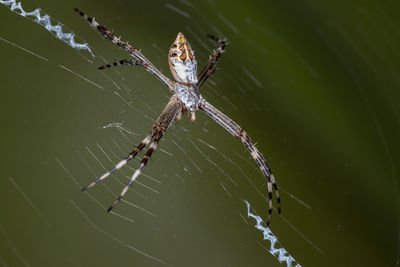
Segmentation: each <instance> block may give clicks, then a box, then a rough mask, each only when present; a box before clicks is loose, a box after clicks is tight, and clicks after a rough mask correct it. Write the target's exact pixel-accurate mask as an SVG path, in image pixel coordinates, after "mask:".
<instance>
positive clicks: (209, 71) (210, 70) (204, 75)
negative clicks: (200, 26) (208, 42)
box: [196, 35, 227, 88]
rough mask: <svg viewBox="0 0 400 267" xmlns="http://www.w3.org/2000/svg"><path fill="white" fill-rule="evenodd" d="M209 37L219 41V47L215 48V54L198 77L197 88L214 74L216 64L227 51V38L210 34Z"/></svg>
mask: <svg viewBox="0 0 400 267" xmlns="http://www.w3.org/2000/svg"><path fill="white" fill-rule="evenodd" d="M207 37H209V38H211V39H212V40H214V41H216V42H217V43H218V47H217V49H215V50H214V52H213V54H212V55H210V59H209V61H208V63H207V64H206V65H205V66H204V68H203V69H202V70H201V72H200V74H199V77H198V79H197V80H198V82H197V84H196V86H197V88H200V86H201V85H202V84H203V83H204V82H205V81H206V80H207V79H208V78H209V77H210V76H211V75H213V74H214V72H215V69H216V66H217V61H218V59H219V58H220V56H221V54H222V53H223V52H225V47H226V44H227V43H226V39H221V38H217V37H214V36H212V35H208V36H207Z"/></svg>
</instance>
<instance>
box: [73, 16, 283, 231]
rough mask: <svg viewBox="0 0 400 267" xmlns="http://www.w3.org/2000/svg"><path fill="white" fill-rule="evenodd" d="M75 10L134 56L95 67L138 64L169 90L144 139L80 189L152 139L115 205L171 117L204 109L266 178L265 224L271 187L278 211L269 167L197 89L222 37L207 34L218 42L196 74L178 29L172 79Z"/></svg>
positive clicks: (171, 62) (212, 67)
mask: <svg viewBox="0 0 400 267" xmlns="http://www.w3.org/2000/svg"><path fill="white" fill-rule="evenodd" d="M75 11H76V12H78V13H79V14H80V15H81V16H82V17H83V18H84V19H85V20H87V21H88V22H89V24H90V25H91V26H93V27H94V28H96V29H97V30H98V31H99V32H100V33H101V34H102V35H104V36H105V37H106V38H108V39H110V40H111V41H112V42H113V43H115V44H116V45H117V46H119V47H120V48H122V49H124V50H126V51H128V53H129V54H130V55H131V56H133V57H134V58H135V59H136V60H128V59H124V60H119V61H116V62H114V63H111V64H107V65H105V66H101V67H99V69H101V70H102V69H105V68H110V67H113V66H121V65H131V66H142V67H144V68H146V70H148V71H149V72H150V73H152V74H154V75H155V76H156V77H157V78H159V79H160V80H161V81H162V82H163V83H164V84H165V85H167V86H168V88H169V90H170V91H171V93H172V94H173V95H172V97H171V99H170V101H169V102H168V104H167V106H166V107H165V108H164V111H163V112H162V113H161V115H160V117H159V118H158V119H157V121H156V122H155V123H154V125H153V128H152V130H151V132H150V133H149V135H148V136H147V137H146V138H145V139H143V141H142V142H141V143H140V144H139V145H138V146H137V147H136V149H134V150H133V151H132V152H131V153H130V154H129V155H128V156H127V157H126V158H125V159H124V160H122V161H120V162H119V163H118V164H117V165H115V167H114V168H113V169H111V170H110V171H108V172H106V173H105V174H103V175H102V176H101V177H100V178H98V179H97V180H95V181H94V182H92V183H90V184H89V185H88V186H86V187H84V188H83V189H82V191H86V190H87V189H89V188H90V187H92V186H94V185H95V184H97V183H99V182H101V181H102V180H104V179H105V178H107V177H108V176H110V175H111V174H112V173H113V172H115V171H117V170H119V169H120V168H122V167H123V166H125V165H126V164H127V163H128V161H129V160H131V159H133V158H134V157H135V156H136V155H137V154H138V153H139V152H140V151H141V150H142V149H143V148H144V147H145V146H147V145H148V144H149V143H150V142H151V141H152V143H151V144H150V147H149V149H148V151H147V153H146V155H145V156H144V158H143V159H142V161H141V162H140V165H139V167H138V169H137V170H136V171H135V172H134V174H133V175H132V177H131V179H130V181H129V183H128V184H127V185H126V186H125V187H124V189H123V190H122V192H121V194H120V195H119V196H118V198H117V199H116V200H115V201H114V202H113V204H112V205H111V207H110V208H109V209H108V211H110V210H111V209H112V208H113V207H115V205H117V204H118V202H119V201H120V200H121V198H122V197H123V196H124V195H125V194H126V192H127V191H128V189H129V187H130V186H131V185H132V183H133V182H134V181H135V179H136V178H137V177H138V176H139V175H140V173H141V171H142V169H143V168H144V167H145V166H146V163H147V161H148V160H149V158H150V156H151V155H152V153H153V151H154V150H155V149H156V147H157V144H158V142H159V141H160V139H161V138H162V136H163V134H164V133H165V132H166V131H167V129H168V127H169V126H170V125H171V123H172V122H173V121H174V120H179V119H180V118H181V116H182V113H186V115H187V116H188V118H189V119H190V120H191V121H194V120H195V119H196V117H195V111H197V110H198V109H200V110H202V111H204V112H205V113H206V114H207V115H208V116H210V117H211V118H212V119H213V120H215V121H216V122H217V123H218V124H219V125H221V126H222V127H224V128H225V129H226V130H227V131H228V132H229V133H231V134H232V135H233V136H235V137H236V138H237V139H239V140H241V141H242V142H243V144H244V145H245V147H246V148H247V149H248V151H249V152H250V154H251V156H252V157H253V158H254V160H255V161H256V163H257V165H258V166H259V167H260V170H261V172H262V174H263V175H264V176H265V178H266V180H267V187H268V207H269V209H268V221H267V225H269V223H270V219H271V214H272V191H273V190H274V191H275V195H276V199H277V205H278V213H280V212H281V208H280V202H281V201H280V197H279V191H278V187H277V185H276V182H275V178H274V176H273V174H272V172H271V169H270V167H269V166H268V164H267V162H266V161H265V159H264V157H263V155H262V154H261V153H260V152H259V151H258V149H257V148H256V147H255V145H254V144H253V142H252V141H251V139H250V137H249V136H248V135H247V133H246V132H245V131H244V130H243V129H242V128H241V127H240V126H239V125H237V124H236V123H235V122H234V121H233V120H231V119H230V118H229V117H227V116H226V115H224V114H223V113H222V112H220V111H219V110H218V109H216V108H215V107H213V106H212V105H211V104H210V103H208V102H207V101H206V100H205V99H204V98H203V97H202V96H201V94H200V93H199V88H200V87H201V86H202V84H203V83H204V82H205V81H206V80H207V79H208V78H209V77H210V76H211V75H212V74H214V72H215V70H216V64H217V61H218V59H219V58H220V56H221V54H222V53H223V52H224V51H225V46H226V40H225V39H220V38H215V37H212V36H209V37H210V38H211V39H213V40H215V41H216V42H217V43H218V47H217V49H215V50H214V52H213V54H212V55H211V56H210V59H209V62H208V63H207V64H206V65H205V66H204V68H203V69H202V71H201V72H200V74H199V75H197V62H196V58H195V56H194V51H193V50H192V48H191V46H190V44H189V43H188V41H187V40H186V38H185V36H184V35H183V34H182V33H178V35H177V37H176V39H175V41H174V42H173V43H172V45H171V48H170V50H169V53H168V63H169V67H170V70H171V73H172V75H173V76H174V79H175V81H172V80H170V79H168V78H167V77H166V76H164V75H163V74H162V73H161V72H160V71H159V70H157V68H156V67H154V65H153V64H152V63H151V62H150V61H149V60H148V59H147V58H146V57H145V56H144V55H143V54H142V53H140V51H138V50H136V49H135V48H133V47H132V46H130V45H129V44H127V43H125V42H123V41H121V40H120V39H119V38H117V37H116V36H115V35H114V34H113V33H111V32H110V31H109V30H107V29H106V28H105V27H104V26H101V25H99V24H98V23H97V22H96V21H95V20H94V18H90V17H88V16H87V15H86V14H84V13H83V12H81V11H79V10H78V9H75Z"/></svg>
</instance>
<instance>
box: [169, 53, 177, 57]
mask: <svg viewBox="0 0 400 267" xmlns="http://www.w3.org/2000/svg"><path fill="white" fill-rule="evenodd" d="M176 56H178V55H177V54H176V53H172V54H171V55H170V57H176Z"/></svg>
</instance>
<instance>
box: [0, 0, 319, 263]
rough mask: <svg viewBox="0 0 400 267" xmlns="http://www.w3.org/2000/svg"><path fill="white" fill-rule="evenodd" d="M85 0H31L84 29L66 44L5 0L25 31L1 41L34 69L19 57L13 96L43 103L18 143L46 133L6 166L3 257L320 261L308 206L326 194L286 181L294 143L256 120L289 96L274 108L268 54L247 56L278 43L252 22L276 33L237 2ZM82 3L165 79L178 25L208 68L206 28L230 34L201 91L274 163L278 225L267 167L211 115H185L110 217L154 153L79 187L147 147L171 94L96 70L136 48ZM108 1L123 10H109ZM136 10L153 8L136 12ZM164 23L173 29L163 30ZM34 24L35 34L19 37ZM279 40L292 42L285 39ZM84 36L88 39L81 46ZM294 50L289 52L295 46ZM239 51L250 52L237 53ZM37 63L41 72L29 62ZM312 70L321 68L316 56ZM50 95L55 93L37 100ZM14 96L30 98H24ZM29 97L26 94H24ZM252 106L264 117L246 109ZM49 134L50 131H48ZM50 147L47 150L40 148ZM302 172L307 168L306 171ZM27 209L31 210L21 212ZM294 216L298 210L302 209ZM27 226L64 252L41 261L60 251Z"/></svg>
mask: <svg viewBox="0 0 400 267" xmlns="http://www.w3.org/2000/svg"><path fill="white" fill-rule="evenodd" d="M3 2H7V3H8V2H11V1H3ZM74 4H75V5H76V6H71V3H68V4H67V3H63V4H61V6H59V7H54V6H53V5H52V4H51V2H46V1H35V2H34V3H32V2H26V3H25V2H22V6H23V7H24V9H25V10H34V9H35V8H37V7H40V8H41V11H40V12H42V13H40V14H42V15H43V14H51V17H52V19H51V20H48V23H53V25H59V22H58V21H57V20H56V19H54V18H55V17H57V19H60V20H62V22H63V24H65V25H68V27H66V26H64V25H63V24H60V25H62V26H60V27H59V28H57V29H58V30H59V31H60V32H63V33H65V34H69V33H75V35H72V36H73V38H74V40H73V41H71V39H69V40H70V41H67V42H66V43H67V45H65V44H64V43H62V42H60V41H59V40H57V38H53V36H55V37H57V36H59V35H58V34H55V35H49V34H48V33H47V32H46V31H44V29H43V28H41V27H40V26H39V25H35V24H34V23H31V21H29V20H23V18H22V17H19V16H17V15H15V14H12V13H11V12H9V10H8V12H6V11H5V10H6V8H3V6H0V7H2V8H3V10H1V12H2V13H1V14H2V17H3V18H4V20H8V21H10V25H11V24H12V22H16V23H23V24H22V25H19V26H18V29H14V28H12V27H10V26H8V27H5V30H4V32H3V33H0V41H1V42H2V44H1V45H2V48H4V49H7V51H9V53H12V54H13V56H15V57H18V58H19V60H16V61H21V62H22V61H25V60H26V61H27V62H26V64H28V68H27V70H26V71H25V72H24V73H20V72H19V71H18V69H19V66H20V65H19V64H17V63H14V64H10V65H9V66H7V67H6V71H5V72H6V73H8V74H9V75H10V78H9V79H10V80H11V81H13V82H11V85H13V86H14V87H17V88H18V90H16V91H17V92H16V93H15V94H16V95H18V94H25V92H27V91H31V92H35V93H36V94H38V95H36V96H35V95H34V94H33V93H32V95H30V94H29V93H26V95H24V97H23V99H25V98H26V100H25V101H28V99H29V96H31V97H34V99H35V100H36V101H38V100H39V102H40V103H38V106H39V107H36V109H38V110H39V111H38V112H37V114H36V113H35V114H36V115H35V116H34V117H31V118H30V119H27V120H26V121H25V123H24V125H25V126H24V127H26V128H27V129H28V132H30V133H32V136H31V138H30V139H28V140H26V141H25V140H22V139H19V138H22V137H19V136H18V137H17V138H16V139H18V140H20V141H21V144H20V145H21V147H22V145H24V144H25V146H26V145H27V143H28V142H29V144H31V143H35V142H37V143H38V144H37V145H34V144H32V145H30V146H28V151H30V150H32V151H36V152H35V153H34V154H33V155H31V154H30V152H28V158H29V160H26V162H23V163H20V164H19V166H20V169H19V168H18V165H17V164H16V165H15V166H14V165H12V166H11V167H10V170H13V171H12V172H7V175H8V176H7V177H8V180H7V183H6V184H7V186H6V187H3V188H7V191H9V193H7V194H4V195H8V196H12V198H13V199H15V200H13V201H12V202H11V204H9V205H8V207H7V208H6V209H5V213H4V214H7V215H10V216H7V218H6V217H3V218H2V219H0V234H1V236H2V239H3V240H4V242H2V243H1V245H2V246H3V248H4V250H0V251H4V252H1V253H0V263H1V264H3V265H4V266H8V265H10V266H12V265H15V264H14V263H18V264H23V265H25V266H44V265H55V264H57V265H94V264H96V265H100V266H109V265H111V264H113V265H127V264H132V263H134V264H135V265H137V266H160V265H171V266H187V265H188V263H190V266H245V265H249V266H264V265H265V264H266V263H268V265H276V266H280V264H281V263H284V264H285V265H287V266H295V265H296V266H300V264H302V263H303V262H312V261H310V258H315V259H318V260H316V261H317V262H322V261H323V259H324V250H322V249H321V248H320V246H319V245H317V244H321V242H322V240H321V239H320V238H317V234H316V233H317V231H315V232H313V231H312V229H310V228H307V227H304V226H303V224H304V221H307V217H308V216H310V217H316V216H317V215H316V212H315V211H314V209H315V205H316V201H317V200H316V199H314V198H309V197H305V196H306V195H307V193H311V192H307V191H302V194H301V195H302V197H297V195H298V193H297V192H296V191H295V190H292V189H289V188H291V187H290V186H286V185H290V184H289V183H287V184H285V182H283V181H284V180H287V179H289V178H288V177H289V176H290V175H289V174H291V172H285V168H286V164H289V163H287V162H286V160H284V156H285V155H287V154H285V153H280V152H279V151H280V149H285V148H284V143H285V141H284V140H283V139H280V138H279V137H277V136H276V135H275V133H278V132H274V130H273V129H269V127H263V128H260V129H258V125H259V124H260V122H261V123H265V122H267V121H269V120H268V119H269V118H260V117H261V116H263V117H264V116H268V115H265V114H268V113H270V114H278V113H279V105H278V104H274V103H273V101H271V102H267V103H266V106H264V105H263V101H259V100H258V99H257V97H260V98H262V95H261V94H260V93H259V91H264V90H266V88H267V87H268V88H270V87H271V88H273V86H274V85H273V84H268V86H267V84H266V79H265V77H263V75H264V71H262V70H260V69H258V68H257V67H256V65H257V60H256V59H252V58H250V56H251V55H252V54H251V53H249V54H246V53H247V52H246V51H243V48H242V47H246V48H247V49H249V50H252V51H255V54H260V55H262V56H266V55H269V54H270V53H271V51H269V48H267V47H265V45H264V43H263V42H262V41H260V40H259V39H257V38H252V37H250V36H254V35H252V34H251V33H250V32H246V30H249V31H250V30H251V31H258V34H259V33H260V32H261V33H262V34H264V35H271V34H272V33H270V32H266V30H265V29H264V28H262V27H261V26H260V25H259V24H258V22H257V19H254V18H253V17H252V18H250V17H247V18H246V19H245V20H244V21H241V23H244V24H245V27H243V26H242V25H241V24H240V23H238V21H236V20H235V19H233V17H232V15H231V13H230V12H227V11H224V10H223V9H220V8H217V7H218V4H217V3H214V1H208V2H205V3H204V4H198V3H194V2H191V1H186V0H181V1H176V2H172V1H170V2H161V1H158V2H157V5H155V4H154V5H150V4H148V3H134V4H132V3H128V2H120V3H118V4H116V6H114V7H113V6H109V4H107V6H102V7H99V6H98V5H97V4H96V3H95V2H93V3H90V2H89V3H85V5H84V6H81V5H82V3H79V2H76V3H74ZM155 6H156V7H155ZM74 7H78V8H81V9H82V10H83V11H84V12H86V13H87V14H89V15H90V16H95V17H96V19H97V21H98V22H99V23H100V24H104V25H105V26H106V27H108V28H110V29H115V30H114V32H115V33H116V34H117V35H119V34H121V35H122V37H121V39H122V40H124V41H130V43H132V45H133V46H134V47H135V48H138V49H140V48H141V49H142V52H143V53H144V54H145V55H146V57H148V58H149V59H150V60H151V61H152V62H153V63H154V65H155V66H157V67H158V68H159V69H160V70H161V71H162V72H163V73H164V74H166V75H167V76H170V75H169V70H168V66H167V64H166V58H167V52H168V48H169V45H170V43H171V42H172V40H173V39H174V37H175V36H174V34H176V33H177V32H178V31H183V32H184V33H185V35H186V36H187V38H188V39H189V41H191V45H192V47H193V48H194V49H195V51H196V57H197V61H198V65H199V68H201V67H202V65H203V64H205V63H206V61H207V59H208V55H209V54H210V53H211V51H212V49H213V48H214V47H215V44H213V43H212V42H210V41H209V40H207V39H206V37H205V36H206V35H207V34H209V33H212V34H215V35H220V36H225V37H227V38H228V40H230V42H231V43H230V44H229V45H228V47H227V52H226V54H224V55H223V56H222V59H221V62H220V64H219V65H218V69H217V72H216V74H215V75H214V76H213V77H212V78H210V80H208V81H207V83H206V84H205V85H204V88H202V94H203V96H205V97H206V98H207V100H208V101H210V102H211V103H213V105H215V106H216V107H218V108H220V109H221V110H222V111H223V112H225V113H226V114H227V115H229V116H230V117H232V119H234V120H235V121H237V122H238V123H239V124H240V125H242V126H243V128H245V130H246V131H247V132H248V133H249V134H250V136H252V138H253V139H254V141H257V146H258V147H259V149H260V151H262V152H263V153H264V155H266V156H267V160H268V161H269V163H270V165H271V167H272V169H273V170H275V172H276V173H277V174H276V178H277V182H278V185H280V186H281V192H282V199H283V212H284V213H283V215H282V216H277V214H276V212H274V214H273V216H272V223H271V228H266V227H265V225H264V226H263V223H262V219H264V220H265V219H266V215H267V214H266V211H267V198H266V196H267V194H266V185H265V181H264V178H263V177H262V175H261V173H260V172H259V169H258V167H257V166H256V165H255V163H254V162H253V159H252V158H251V156H250V155H249V154H248V153H247V151H245V148H244V147H243V146H242V144H241V143H240V142H237V140H235V139H234V138H232V137H231V136H230V135H229V134H227V133H225V132H224V130H223V129H221V128H220V127H219V126H218V125H216V124H215V123H214V122H212V121H211V119H209V118H207V117H206V116H205V115H204V114H203V115H202V114H201V113H200V112H198V113H197V114H198V115H197V117H198V118H197V120H196V121H195V122H194V123H190V122H189V121H188V120H186V119H185V118H183V120H182V121H181V122H179V123H177V124H174V125H173V126H171V128H170V129H169V130H168V131H167V133H166V134H165V136H164V137H163V139H162V140H161V142H160V144H159V146H158V148H157V151H156V152H155V153H154V155H153V156H152V158H151V160H150V162H149V164H148V166H146V168H145V169H144V171H143V173H142V174H141V176H140V177H139V178H138V179H137V181H135V183H134V184H133V186H132V187H131V189H130V190H129V192H128V193H127V195H126V197H125V198H124V199H123V200H122V202H121V203H120V204H118V206H116V207H115V209H114V210H113V211H112V212H111V213H110V214H108V213H106V209H107V208H108V206H109V205H110V204H111V203H112V201H113V200H114V199H115V198H116V196H117V195H118V194H119V193H120V191H121V189H122V188H123V186H124V185H125V184H126V183H127V182H128V180H129V178H130V176H131V175H132V174H133V172H134V171H135V169H136V168H137V166H138V164H139V161H140V160H141V158H142V156H143V154H144V153H143V152H142V154H140V155H139V156H138V157H137V158H136V159H134V160H132V162H129V164H128V165H127V166H125V167H124V168H123V169H121V170H119V171H118V172H116V173H115V174H113V175H112V176H110V177H109V178H108V179H107V180H106V181H104V182H103V183H101V184H98V185H96V186H95V187H93V188H91V189H90V190H89V191H88V192H85V193H81V192H80V189H81V188H82V187H83V186H85V185H86V184H88V183H89V182H91V181H93V180H95V179H96V178H98V177H99V176H100V175H101V174H103V173H104V172H106V171H107V170H109V169H111V168H112V167H113V166H114V165H115V164H116V163H118V162H119V161H120V160H121V159H122V158H123V157H124V156H126V155H127V154H128V153H129V152H130V151H131V150H132V149H133V148H134V147H136V146H137V144H138V143H139V142H140V141H141V140H142V139H143V138H144V137H145V136H146V134H147V133H148V132H149V130H150V128H151V126H152V124H153V123H154V121H155V120H156V119H157V117H158V116H159V114H160V112H161V111H162V109H163V107H164V105H165V104H166V103H167V101H168V98H169V96H170V94H169V92H168V90H167V89H166V88H164V87H163V85H162V84H161V83H160V82H158V80H157V79H155V78H154V77H152V76H151V75H150V74H149V73H147V72H146V71H144V70H142V69H141V68H140V67H133V68H129V67H119V68H115V69H110V70H107V71H103V72H99V71H97V67H99V66H101V65H104V64H105V63H110V62H112V61H114V60H116V59H124V58H129V56H128V55H127V54H126V53H124V52H123V51H120V50H119V49H118V48H117V47H116V46H114V45H113V44H111V42H109V41H108V40H104V38H102V37H101V36H100V35H99V34H97V32H96V31H95V30H93V29H91V28H90V27H89V25H88V24H87V23H86V22H85V21H83V20H82V19H81V18H80V17H79V16H77V15H76V14H75V13H74V12H73V8H74ZM108 9H113V10H109V13H107V12H106V11H105V10H108ZM124 9H132V10H133V9H134V10H135V12H134V14H135V15H132V17H131V16H130V15H129V14H128V13H125V12H121V10H124ZM138 10H141V11H140V12H139V13H143V14H138ZM210 10H212V11H211V12H210ZM50 11H51V12H50ZM152 12H154V13H152ZM30 14H33V13H28V15H30ZM35 14H37V12H36V13H35ZM145 14H154V15H155V17H157V18H152V19H149V18H148V16H146V15H145ZM27 17H29V16H27ZM2 20H3V19H2ZM32 20H34V19H32ZM138 21H139V22H140V23H138ZM136 23H137V24H136ZM160 23H164V24H163V25H165V27H163V28H161V29H160V26H159V25H160ZM39 24H41V23H39ZM41 25H42V26H43V27H45V25H43V24H41ZM139 25H140V26H139ZM154 29H156V30H154ZM24 31H26V33H27V35H26V36H20V35H18V34H16V33H17V32H24ZM70 36H71V35H70ZM83 36H84V37H83ZM59 39H60V38H59ZM61 39H62V40H65V38H61ZM272 39H273V40H275V41H276V42H277V43H278V44H280V45H282V46H288V44H287V43H286V41H285V40H282V39H280V37H278V36H273V38H272ZM32 40H35V42H34V43H32V42H33V41H32ZM77 44H81V45H84V46H86V44H89V45H88V46H86V47H88V48H87V49H86V48H83V49H82V46H76V45H77ZM68 45H69V46H68ZM74 46H75V47H74ZM71 47H72V48H71ZM73 48H75V49H76V50H74V49H73ZM79 49H80V50H79ZM287 49H288V51H289V50H290V48H289V46H288V48H287ZM88 51H89V52H90V53H89V52H88ZM91 53H92V54H93V55H94V57H92V55H91ZM241 53H244V55H249V57H248V58H247V57H246V56H244V57H241V58H240V59H239V58H238V55H240V54H241ZM230 54H231V56H229V55H230ZM32 55H34V56H32ZM235 55H236V56H235ZM295 56H297V55H296V54H295ZM38 59H39V60H38ZM39 61H40V62H39ZM35 66H36V67H37V68H38V69H40V70H42V71H37V70H32V73H31V74H29V73H26V72H28V70H29V69H32V68H35ZM303 68H304V69H306V70H308V71H309V72H310V73H313V74H312V75H318V74H316V71H315V70H313V69H312V67H311V66H308V65H307V64H306V63H304V64H303ZM3 73H4V70H3ZM52 76H54V77H52ZM60 81H61V82H60ZM268 90H270V89H268ZM42 97H43V98H44V99H45V101H44V100H43V101H40V99H41V98H42ZM279 97H282V96H279V95H275V99H279ZM15 99H22V97H21V96H15ZM46 101H50V102H51V104H47V103H46ZM25 103H26V102H23V101H22V100H21V103H20V105H21V106H23V105H24V104H25ZM40 105H42V106H41V107H40ZM41 109H43V110H41ZM26 111H29V109H27V110H26ZM51 113H54V114H51ZM253 114H256V115H255V117H256V118H252V119H248V117H249V116H252V115H253ZM271 119H273V118H271ZM276 126H281V125H280V124H277V125H276ZM36 128H38V129H36ZM266 129H267V130H268V131H270V132H269V133H268V132H266ZM43 134H45V137H42V136H40V135H43ZM254 136H255V137H254ZM268 140H273V141H268ZM274 142H277V144H276V145H275V144H273V143H274ZM278 144H279V145H278ZM41 146H45V147H46V148H45V149H44V152H43V153H42V155H40V154H41V153H40V147H41ZM269 147H271V149H267V148H269ZM29 148H30V149H29ZM145 150H146V149H145ZM38 154H39V155H38ZM35 155H37V158H35ZM15 158H16V157H15ZM15 162H17V161H16V160H15ZM19 162H20V161H19ZM21 164H22V166H21ZM292 164H295V163H292ZM21 167H23V168H21ZM295 168H296V167H293V169H295ZM25 169H27V170H25ZM299 169H300V170H301V168H299ZM24 170H25V172H24ZM294 173H295V172H294ZM27 177H29V178H27ZM30 178H31V179H30ZM297 178H300V179H301V178H304V177H303V176H302V174H301V171H298V173H297ZM282 184H283V186H282ZM310 202H311V203H312V204H310ZM16 209H18V210H19V211H20V212H18V214H15V215H12V214H13V210H16ZM256 211H257V212H256ZM27 214H30V215H29V216H28V215H27ZM290 214H297V215H299V218H303V220H300V219H298V218H296V217H295V215H292V216H291V215H290ZM110 215H111V216H110ZM24 216H27V217H29V219H28V224H29V225H30V227H28V228H27V230H24V231H23V234H22V235H20V234H17V230H20V227H19V226H13V223H14V222H21V221H25V220H24ZM254 219H255V220H256V221H255V220H254ZM16 225H18V224H16ZM321 229H322V228H321ZM304 230H306V231H304ZM260 231H261V232H262V234H263V235H264V239H263V238H262V237H261V235H260ZM34 232H35V233H34ZM27 236H32V238H31V239H32V240H41V242H46V241H47V242H49V243H52V244H54V245H57V246H56V247H60V248H62V249H61V250H62V251H63V252H62V253H55V254H54V255H52V256H49V257H47V258H46V259H44V258H43V257H42V256H40V255H37V254H40V252H44V251H54V250H53V249H54V248H51V247H49V246H45V245H43V246H38V247H37V248H36V249H34V250H33V251H31V250H30V249H31V248H32V246H33V241H28V242H26V238H27ZM278 237H279V242H280V243H278V242H277V239H278ZM315 239H317V240H318V241H314V240H315ZM78 240H79V242H78ZM267 251H269V252H270V253H268V252H267ZM38 252H39V253H38ZM82 252H83V253H82ZM99 252H100V253H99ZM48 254H51V253H46V255H48ZM295 259H296V260H295Z"/></svg>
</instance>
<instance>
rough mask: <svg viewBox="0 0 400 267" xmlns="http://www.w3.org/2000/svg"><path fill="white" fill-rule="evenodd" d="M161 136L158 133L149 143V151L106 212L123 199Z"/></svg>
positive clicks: (161, 134) (161, 133)
mask: <svg viewBox="0 0 400 267" xmlns="http://www.w3.org/2000/svg"><path fill="white" fill-rule="evenodd" d="M162 136H163V132H162V131H159V132H158V133H157V135H156V137H155V138H154V141H153V142H152V143H151V145H150V147H149V150H147V153H146V155H145V156H144V158H143V159H142V161H141V162H140V165H139V168H137V169H136V171H135V172H134V173H133V175H132V177H131V179H130V181H129V183H128V184H127V185H126V186H125V187H124V189H122V191H121V194H120V195H119V196H118V197H117V199H116V200H114V202H113V203H112V205H111V206H110V207H109V208H108V210H107V211H108V212H109V211H111V209H112V208H114V207H115V206H116V205H117V204H118V202H119V201H120V200H121V199H122V198H123V197H124V195H125V194H126V192H128V189H129V187H130V186H131V185H132V183H133V182H134V181H135V180H136V178H137V177H138V176H139V175H140V174H141V172H142V169H143V168H144V167H145V166H146V164H147V162H148V160H149V158H150V157H151V155H152V154H153V151H154V150H155V149H156V147H157V144H158V142H159V141H160V139H161V137H162Z"/></svg>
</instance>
